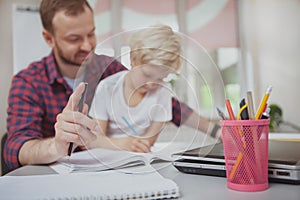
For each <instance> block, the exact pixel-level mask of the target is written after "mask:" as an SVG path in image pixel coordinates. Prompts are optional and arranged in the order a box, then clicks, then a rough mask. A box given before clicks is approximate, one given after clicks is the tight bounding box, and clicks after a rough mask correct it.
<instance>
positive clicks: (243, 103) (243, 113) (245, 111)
mask: <svg viewBox="0 0 300 200" xmlns="http://www.w3.org/2000/svg"><path fill="white" fill-rule="evenodd" d="M247 107H248V104H247V103H246V101H245V99H244V98H243V99H242V100H241V102H240V112H239V114H238V118H241V119H242V120H245V119H249V114H248V109H247Z"/></svg>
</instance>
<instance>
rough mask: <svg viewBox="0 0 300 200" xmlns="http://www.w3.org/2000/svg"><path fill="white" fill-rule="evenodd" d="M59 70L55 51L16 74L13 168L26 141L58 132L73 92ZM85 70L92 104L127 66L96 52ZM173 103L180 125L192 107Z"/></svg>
mask: <svg viewBox="0 0 300 200" xmlns="http://www.w3.org/2000/svg"><path fill="white" fill-rule="evenodd" d="M57 69H58V67H57V64H56V61H55V58H54V55H53V52H51V54H50V55H49V56H47V57H45V58H43V59H42V60H40V61H39V62H34V63H32V64H31V65H30V66H29V67H28V68H27V69H24V70H22V71H21V72H19V73H18V74H17V75H15V76H14V77H13V80H12V85H11V88H10V93H9V99H8V104H9V107H8V109H7V113H8V118H7V131H8V138H7V141H6V144H5V148H4V159H5V162H6V163H7V165H8V166H9V167H10V168H11V169H15V168H18V167H20V166H21V165H20V162H19V160H18V154H19V150H20V148H21V146H22V145H23V144H24V143H25V142H26V141H28V140H32V139H42V138H48V137H53V136H54V135H55V130H54V124H55V122H56V116H57V114H59V113H61V112H62V110H63V109H64V107H65V106H66V104H67V102H68V99H69V97H70V95H71V94H72V92H73V91H72V89H71V88H70V86H69V85H68V84H67V82H66V81H65V79H64V78H63V77H62V76H61V74H60V73H59V72H58V70H57ZM84 69H85V78H84V80H85V81H86V82H88V83H89V86H88V91H87V96H86V103H87V104H88V105H90V104H91V102H92V99H93V96H94V92H95V89H96V87H97V85H98V83H99V81H101V80H102V79H104V78H106V77H107V76H110V75H112V74H114V73H116V72H119V71H122V70H126V69H127V68H125V67H124V66H123V65H122V64H121V63H120V62H118V61H117V60H114V59H113V58H111V57H108V56H104V55H93V58H92V59H90V60H89V62H88V63H87V64H86V67H85V68H84ZM172 105H173V110H172V111H173V119H172V121H173V122H174V123H175V124H176V125H177V126H179V125H180V124H181V123H183V122H184V121H185V119H187V117H188V116H189V115H190V114H191V113H192V109H191V108H189V107H188V106H187V105H186V104H184V103H181V102H179V101H178V100H176V99H174V98H173V99H172Z"/></svg>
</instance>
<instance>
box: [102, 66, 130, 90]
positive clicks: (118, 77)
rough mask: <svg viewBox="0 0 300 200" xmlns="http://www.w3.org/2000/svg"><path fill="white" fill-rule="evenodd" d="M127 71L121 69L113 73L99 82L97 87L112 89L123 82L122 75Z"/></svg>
mask: <svg viewBox="0 0 300 200" xmlns="http://www.w3.org/2000/svg"><path fill="white" fill-rule="evenodd" d="M127 72H128V71H121V72H118V73H116V74H113V75H111V76H109V77H107V78H105V79H103V80H102V81H101V82H100V83H99V87H102V88H103V89H104V90H107V91H112V90H113V89H114V88H116V87H117V86H119V85H120V84H123V82H124V76H125V74H126V73H127Z"/></svg>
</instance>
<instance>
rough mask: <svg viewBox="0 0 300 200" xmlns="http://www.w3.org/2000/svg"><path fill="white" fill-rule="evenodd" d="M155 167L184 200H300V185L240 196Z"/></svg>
mask: <svg viewBox="0 0 300 200" xmlns="http://www.w3.org/2000/svg"><path fill="white" fill-rule="evenodd" d="M153 166H154V167H155V168H156V169H157V170H158V171H159V172H160V173H161V174H162V175H163V176H164V177H166V178H170V179H172V180H174V181H175V182H176V183H177V184H178V186H179V188H180V194H181V197H180V198H179V199H182V200H195V199H209V200H211V199H212V200H214V199H216V200H221V199H222V200H227V199H228V200H254V199H257V200H285V199H287V200H299V199H300V185H288V184H279V183H270V184H269V189H267V190H265V191H261V192H239V191H234V190H231V189H228V188H227V186H226V179H225V178H220V177H211V176H201V175H191V174H184V173H181V172H179V171H178V170H177V169H176V168H174V167H173V166H172V165H171V164H170V163H155V164H153ZM53 173H56V172H55V171H53V170H52V169H51V168H50V167H48V166H25V167H21V168H19V169H17V170H15V171H12V172H10V173H9V174H7V175H10V176H20V175H38V174H39V175H40V174H53Z"/></svg>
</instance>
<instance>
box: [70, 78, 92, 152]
mask: <svg viewBox="0 0 300 200" xmlns="http://www.w3.org/2000/svg"><path fill="white" fill-rule="evenodd" d="M87 87H88V83H84V90H83V92H82V94H81V97H80V100H79V103H78V112H82V109H83V105H84V102H85V96H86V92H87ZM72 149H73V142H70V145H69V149H68V156H71V153H72Z"/></svg>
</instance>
